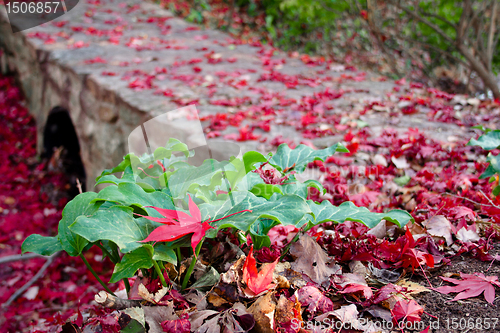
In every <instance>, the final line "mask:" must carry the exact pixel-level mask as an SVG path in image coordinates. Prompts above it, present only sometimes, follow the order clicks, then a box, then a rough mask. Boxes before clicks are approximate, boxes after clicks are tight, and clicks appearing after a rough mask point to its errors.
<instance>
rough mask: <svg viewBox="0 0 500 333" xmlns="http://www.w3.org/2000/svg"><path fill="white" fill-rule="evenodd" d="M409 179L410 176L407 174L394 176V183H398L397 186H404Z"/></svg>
mask: <svg viewBox="0 0 500 333" xmlns="http://www.w3.org/2000/svg"><path fill="white" fill-rule="evenodd" d="M410 180H411V177H410V176H408V175H405V176H401V177H397V178H394V182H395V183H396V184H398V185H399V186H405V185H406V184H408V183H409V182H410Z"/></svg>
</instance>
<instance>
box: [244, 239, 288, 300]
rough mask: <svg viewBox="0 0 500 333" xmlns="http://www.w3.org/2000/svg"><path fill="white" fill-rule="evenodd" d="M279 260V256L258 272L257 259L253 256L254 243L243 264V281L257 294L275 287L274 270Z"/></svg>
mask: <svg viewBox="0 0 500 333" xmlns="http://www.w3.org/2000/svg"><path fill="white" fill-rule="evenodd" d="M278 260H279V258H278V259H276V260H275V261H274V262H272V263H270V264H268V265H266V266H265V267H264V268H262V269H261V270H260V272H258V271H257V261H256V260H255V257H254V256H253V245H252V247H251V248H250V253H249V254H248V257H247V259H246V260H245V264H244V265H243V281H244V282H245V283H246V284H247V286H248V289H250V290H251V291H252V292H253V293H254V294H255V295H258V294H260V293H261V292H263V291H266V290H268V289H269V288H272V287H274V285H273V284H271V282H272V281H273V272H274V268H275V267H276V264H277V263H278Z"/></svg>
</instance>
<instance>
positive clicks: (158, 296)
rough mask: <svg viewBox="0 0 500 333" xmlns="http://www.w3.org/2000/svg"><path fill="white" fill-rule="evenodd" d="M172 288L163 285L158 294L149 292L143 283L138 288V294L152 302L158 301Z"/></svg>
mask: <svg viewBox="0 0 500 333" xmlns="http://www.w3.org/2000/svg"><path fill="white" fill-rule="evenodd" d="M169 290H170V288H168V287H162V288H161V289H160V290H158V292H157V293H156V294H154V295H153V294H152V293H150V292H149V290H148V289H147V288H146V287H145V286H144V285H143V284H142V283H141V284H140V285H139V289H138V294H139V296H141V297H142V298H143V299H144V300H146V301H148V302H151V303H158V302H160V300H161V299H162V298H163V296H165V295H166V294H167V293H168V291H169Z"/></svg>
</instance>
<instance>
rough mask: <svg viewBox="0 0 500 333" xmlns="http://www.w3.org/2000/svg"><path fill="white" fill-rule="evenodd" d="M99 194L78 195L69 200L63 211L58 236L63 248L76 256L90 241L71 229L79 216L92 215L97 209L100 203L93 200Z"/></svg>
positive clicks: (86, 193)
mask: <svg viewBox="0 0 500 333" xmlns="http://www.w3.org/2000/svg"><path fill="white" fill-rule="evenodd" d="M96 196H97V193H95V192H85V193H81V194H79V195H77V196H76V197H75V198H74V199H73V200H71V201H70V202H68V204H67V205H66V207H64V209H63V211H62V219H61V221H59V227H58V232H59V234H58V235H57V237H58V238H59V241H60V242H61V245H62V248H63V249H64V251H66V252H67V253H68V254H69V255H70V256H73V257H76V256H78V255H79V254H80V253H82V250H83V249H84V248H85V246H87V244H88V241H87V240H86V239H85V238H83V237H81V236H79V235H77V234H75V233H74V232H72V231H71V230H70V229H69V226H70V225H71V224H73V223H74V222H75V220H76V218H77V217H79V216H82V215H92V214H94V213H95V212H96V211H97V209H98V207H99V206H98V205H94V204H93V203H92V201H93V200H94V199H95V197H96Z"/></svg>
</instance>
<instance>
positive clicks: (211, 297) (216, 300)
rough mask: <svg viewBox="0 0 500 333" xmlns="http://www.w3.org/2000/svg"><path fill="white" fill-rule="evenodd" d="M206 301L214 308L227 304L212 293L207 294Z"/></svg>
mask: <svg viewBox="0 0 500 333" xmlns="http://www.w3.org/2000/svg"><path fill="white" fill-rule="evenodd" d="M207 300H208V301H209V302H210V303H211V304H212V305H213V306H215V307H219V306H222V305H224V304H227V303H229V302H228V301H227V300H226V299H224V298H222V297H220V296H219V295H218V294H216V293H214V292H211V293H209V294H208V296H207Z"/></svg>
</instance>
